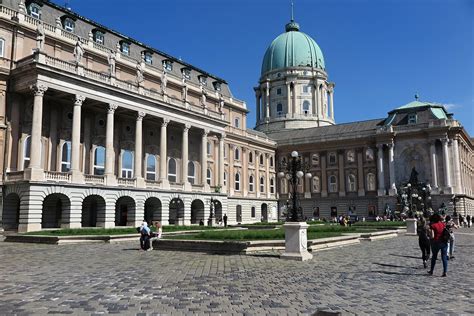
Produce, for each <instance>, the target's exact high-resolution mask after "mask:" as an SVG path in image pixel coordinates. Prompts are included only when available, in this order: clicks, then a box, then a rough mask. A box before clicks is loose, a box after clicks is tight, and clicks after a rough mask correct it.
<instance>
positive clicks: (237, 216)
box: [235, 205, 242, 224]
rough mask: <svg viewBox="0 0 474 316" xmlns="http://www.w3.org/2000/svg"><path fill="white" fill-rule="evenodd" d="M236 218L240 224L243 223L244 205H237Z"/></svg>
mask: <svg viewBox="0 0 474 316" xmlns="http://www.w3.org/2000/svg"><path fill="white" fill-rule="evenodd" d="M235 218H236V220H237V223H238V224H240V223H242V205H237V206H236V207H235Z"/></svg>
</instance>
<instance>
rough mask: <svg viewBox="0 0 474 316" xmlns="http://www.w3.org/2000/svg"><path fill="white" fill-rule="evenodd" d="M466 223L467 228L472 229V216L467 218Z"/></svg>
mask: <svg viewBox="0 0 474 316" xmlns="http://www.w3.org/2000/svg"><path fill="white" fill-rule="evenodd" d="M466 221H467V227H468V228H471V215H467V216H466Z"/></svg>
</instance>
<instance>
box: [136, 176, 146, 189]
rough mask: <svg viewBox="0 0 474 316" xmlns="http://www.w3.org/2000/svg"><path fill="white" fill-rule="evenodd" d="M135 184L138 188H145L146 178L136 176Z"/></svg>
mask: <svg viewBox="0 0 474 316" xmlns="http://www.w3.org/2000/svg"><path fill="white" fill-rule="evenodd" d="M135 185H136V186H137V188H145V187H146V184H145V179H144V178H141V177H140V178H135Z"/></svg>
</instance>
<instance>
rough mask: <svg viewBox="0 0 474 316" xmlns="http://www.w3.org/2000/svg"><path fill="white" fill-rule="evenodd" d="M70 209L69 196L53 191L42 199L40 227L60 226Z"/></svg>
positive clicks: (64, 221)
mask: <svg viewBox="0 0 474 316" xmlns="http://www.w3.org/2000/svg"><path fill="white" fill-rule="evenodd" d="M70 209H71V202H70V201H69V198H68V197H67V196H66V195H64V194H61V193H53V194H50V195H48V196H47V197H46V198H45V199H44V200H43V210H42V214H41V228H60V227H61V224H63V223H66V216H67V214H69V210H70Z"/></svg>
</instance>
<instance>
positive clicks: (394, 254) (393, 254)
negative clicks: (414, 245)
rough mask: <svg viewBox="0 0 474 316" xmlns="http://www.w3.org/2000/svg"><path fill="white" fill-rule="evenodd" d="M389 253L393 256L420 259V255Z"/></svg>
mask: <svg viewBox="0 0 474 316" xmlns="http://www.w3.org/2000/svg"><path fill="white" fill-rule="evenodd" d="M390 255H391V256H395V257H402V258H411V259H421V257H415V256H407V255H399V254H396V253H391V254H390Z"/></svg>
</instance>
